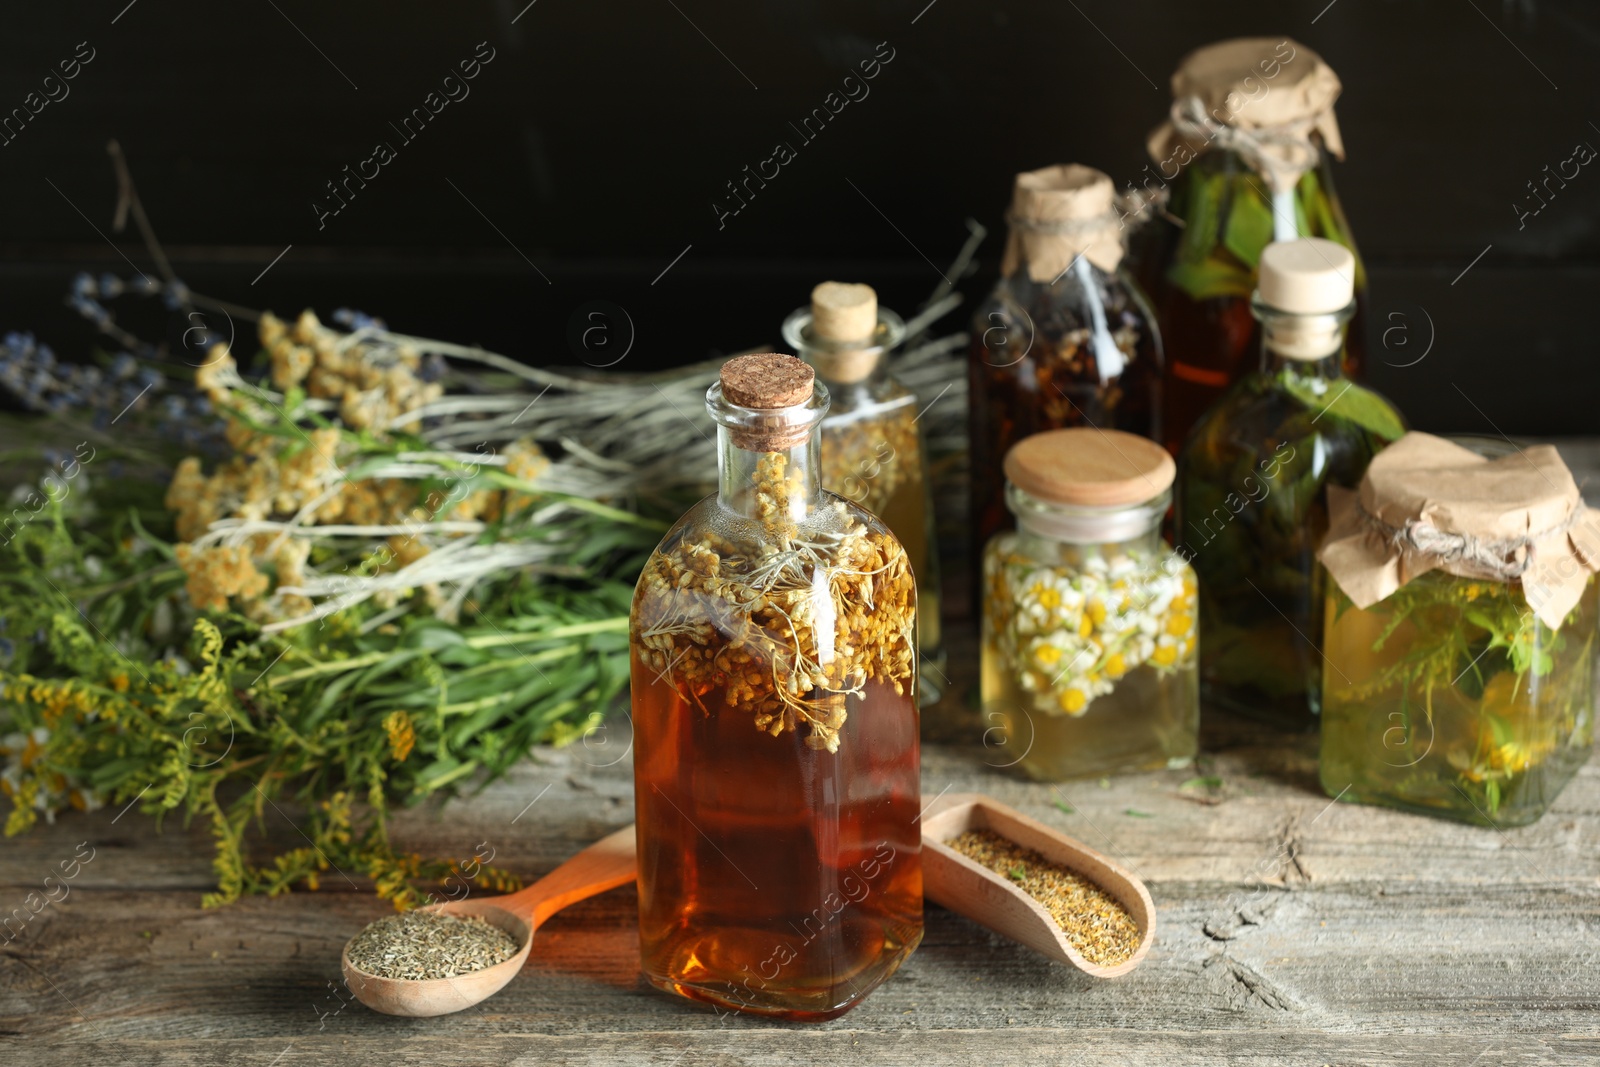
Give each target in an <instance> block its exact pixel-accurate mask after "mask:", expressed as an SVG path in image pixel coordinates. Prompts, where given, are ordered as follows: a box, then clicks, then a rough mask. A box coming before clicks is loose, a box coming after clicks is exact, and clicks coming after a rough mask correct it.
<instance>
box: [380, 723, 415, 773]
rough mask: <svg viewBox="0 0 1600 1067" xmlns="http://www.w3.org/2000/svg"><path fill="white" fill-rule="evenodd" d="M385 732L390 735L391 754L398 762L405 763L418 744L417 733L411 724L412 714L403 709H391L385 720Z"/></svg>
mask: <svg viewBox="0 0 1600 1067" xmlns="http://www.w3.org/2000/svg"><path fill="white" fill-rule="evenodd" d="M383 729H384V732H385V733H387V734H388V735H389V755H391V756H393V757H394V759H395V761H396V762H397V763H404V762H405V761H406V757H407V756H409V755H411V750H412V748H414V747H415V746H416V743H417V734H416V731H415V730H414V729H412V726H411V716H410V715H408V714H407V713H406V712H403V711H391V712H390V713H389V714H388V715H387V716H385V717H384V720H383Z"/></svg>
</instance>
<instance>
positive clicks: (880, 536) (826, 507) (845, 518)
mask: <svg viewBox="0 0 1600 1067" xmlns="http://www.w3.org/2000/svg"><path fill="white" fill-rule="evenodd" d="M863 536H864V537H865V538H866V539H868V540H871V541H873V542H875V543H877V544H878V545H880V546H882V551H884V552H885V553H887V554H893V553H895V552H899V553H904V551H905V549H904V548H903V547H902V546H901V544H900V541H899V539H898V538H896V537H895V535H894V533H893V531H891V530H890V529H889V527H888V526H886V525H885V524H884V523H883V520H881V519H879V518H878V517H877V516H876V515H874V514H873V513H872V512H870V511H868V510H867V509H866V508H863V507H861V506H860V505H859V504H856V503H854V502H853V501H850V500H847V499H845V498H844V497H842V496H839V495H837V494H835V493H831V492H828V491H827V490H823V491H822V492H821V494H820V496H819V499H818V500H817V502H816V503H814V504H813V505H811V506H810V507H809V508H808V509H807V511H806V515H805V517H804V518H802V519H800V520H798V521H793V522H787V521H779V522H766V521H762V520H759V519H753V518H750V517H749V516H747V515H743V514H740V513H739V512H737V511H735V510H733V509H732V508H729V507H727V506H726V505H724V504H723V503H722V501H721V500H720V499H719V497H718V495H717V494H716V493H712V494H711V495H710V496H707V497H706V498H705V499H703V500H701V501H700V502H699V503H698V504H695V505H694V506H693V507H691V508H689V510H688V511H685V512H684V513H683V516H682V517H681V518H679V519H678V521H677V522H676V523H675V524H674V525H673V527H672V528H671V529H670V530H668V531H667V533H666V535H665V536H664V537H662V539H661V543H660V544H659V545H658V546H657V547H656V551H655V554H656V555H657V556H662V555H672V554H680V553H682V552H683V551H684V550H686V549H690V548H691V546H692V547H693V550H694V551H696V552H701V551H702V550H703V549H706V548H709V549H710V550H712V551H714V552H715V553H716V554H717V556H718V557H719V558H720V559H721V560H722V561H723V563H724V565H729V564H731V566H732V569H735V570H741V569H745V568H747V567H753V566H755V565H757V564H758V563H759V561H760V560H761V559H763V558H765V557H768V556H771V555H775V554H777V553H779V552H784V551H792V552H795V553H797V554H798V555H799V556H800V562H801V564H802V565H804V566H806V567H810V568H815V567H818V566H821V567H828V566H837V565H842V563H841V560H840V554H839V552H838V551H837V550H838V548H839V546H840V545H842V544H845V543H846V542H848V541H851V540H853V539H856V538H860V537H863Z"/></svg>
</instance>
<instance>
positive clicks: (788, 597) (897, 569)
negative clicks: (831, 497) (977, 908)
mask: <svg viewBox="0 0 1600 1067" xmlns="http://www.w3.org/2000/svg"><path fill="white" fill-rule="evenodd" d="M786 466H787V462H786V457H785V456H784V454H783V453H779V452H768V453H764V454H763V455H762V457H761V460H760V462H759V463H758V466H757V471H756V475H755V485H754V487H753V488H754V493H755V512H756V517H757V519H758V520H759V521H758V522H757V523H755V524H751V526H750V533H749V535H748V536H745V535H744V532H743V531H741V532H740V534H738V535H736V537H737V539H735V538H734V537H729V536H725V535H724V534H722V533H719V532H717V531H716V530H713V529H710V528H709V524H696V523H694V522H690V523H687V524H686V525H685V526H684V528H683V529H682V530H681V531H680V532H679V533H678V534H677V535H676V537H675V539H673V540H671V541H669V542H668V543H666V544H663V545H662V546H661V547H660V548H658V549H657V550H656V552H655V554H654V555H653V556H651V558H650V561H649V562H648V563H647V564H646V565H645V568H644V573H643V574H642V575H641V576H640V579H639V589H638V592H637V594H636V595H635V600H634V612H633V642H634V646H635V648H637V649H638V650H639V653H640V659H641V661H642V662H643V663H644V665H645V666H646V667H648V668H649V669H650V670H652V671H656V672H658V674H659V676H660V678H661V679H662V680H663V681H665V682H666V683H667V684H670V685H672V686H673V688H675V689H676V690H677V691H678V693H679V695H680V696H681V697H682V698H683V699H684V700H685V701H689V702H692V703H694V704H696V705H697V706H698V707H699V708H700V709H701V710H702V711H703V712H705V713H706V714H711V713H712V708H710V707H707V705H706V699H705V698H706V697H707V696H711V698H712V703H713V704H715V703H717V700H716V697H715V695H714V694H715V692H716V691H717V690H720V691H721V693H722V700H721V703H723V704H724V705H726V706H728V707H739V708H741V709H744V710H747V711H749V712H750V713H751V715H752V717H753V718H754V721H755V726H756V728H757V729H759V730H764V731H766V732H767V733H769V734H771V735H772V736H774V737H777V736H779V735H780V734H782V733H783V731H784V730H786V729H788V730H793V729H796V728H798V726H799V724H800V723H801V722H805V723H808V724H810V727H811V730H810V733H809V734H808V735H807V737H806V739H805V740H806V744H807V745H809V746H810V747H812V748H815V749H826V750H827V751H829V752H837V751H838V749H839V731H840V730H841V729H842V728H843V726H844V722H845V717H846V699H847V697H849V696H851V695H854V696H857V697H859V696H861V695H862V692H863V687H864V686H865V685H866V683H867V682H868V680H869V679H875V680H879V681H882V682H885V683H888V684H890V685H892V686H893V687H894V690H895V692H896V693H900V694H904V693H906V692H908V691H909V689H910V687H911V680H912V677H913V675H914V674H915V670H916V653H915V645H914V641H915V619H916V589H915V586H914V584H913V582H912V577H911V567H910V565H909V563H908V562H907V560H906V554H905V550H904V549H902V548H901V547H900V545H899V543H898V542H897V541H895V540H894V538H893V536H892V535H890V534H888V533H886V532H884V531H883V530H881V529H875V528H873V527H872V526H870V525H868V524H866V523H864V522H862V521H861V520H860V519H859V518H858V517H856V515H855V514H853V513H852V510H851V509H850V507H849V506H848V505H846V504H843V503H841V502H837V501H835V502H832V503H827V504H824V505H823V506H822V514H821V515H814V516H813V517H810V518H808V519H807V520H806V521H805V523H804V525H803V526H802V525H801V524H797V523H796V522H795V521H794V519H793V518H792V517H791V515H790V511H789V506H788V502H789V501H790V500H791V499H793V497H794V493H795V492H796V491H797V488H798V486H797V484H796V483H797V481H799V480H800V476H801V472H799V471H794V472H786V470H785V468H786ZM718 525H721V526H723V527H724V528H728V527H729V526H730V525H732V524H727V523H722V522H719V523H718Z"/></svg>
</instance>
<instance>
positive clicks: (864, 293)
mask: <svg viewBox="0 0 1600 1067" xmlns="http://www.w3.org/2000/svg"><path fill="white" fill-rule="evenodd" d="M811 332H812V333H813V334H815V335H816V336H817V339H818V340H821V341H829V342H832V343H833V344H837V345H862V344H866V343H867V342H868V341H870V340H872V335H873V334H874V333H877V332H878V294H877V293H875V292H873V291H872V286H870V285H858V284H854V283H852V282H823V283H822V284H821V285H819V286H817V287H816V288H815V289H813V290H811Z"/></svg>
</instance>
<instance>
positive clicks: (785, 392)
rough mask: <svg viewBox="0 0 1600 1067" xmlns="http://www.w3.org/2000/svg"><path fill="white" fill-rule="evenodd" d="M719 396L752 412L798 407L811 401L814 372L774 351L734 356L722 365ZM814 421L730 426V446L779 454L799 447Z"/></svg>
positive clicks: (774, 420)
mask: <svg viewBox="0 0 1600 1067" xmlns="http://www.w3.org/2000/svg"><path fill="white" fill-rule="evenodd" d="M721 378H722V396H723V399H724V400H726V401H727V402H728V403H730V404H734V405H736V406H738V407H741V408H750V409H751V410H753V411H758V412H761V411H771V412H774V413H777V412H780V411H784V410H785V409H789V408H795V407H799V406H801V405H804V404H807V403H809V402H810V400H811V397H812V394H813V391H814V386H815V382H816V372H815V371H813V370H812V369H811V367H810V366H809V365H808V364H807V363H806V362H805V360H802V359H797V358H795V357H794V356H786V355H782V354H780V353H777V352H764V353H761V354H759V355H751V356H736V357H734V358H733V359H730V360H728V362H726V363H724V364H723V365H722V375H721ZM814 422H815V419H814V418H812V417H810V415H809V414H808V415H807V417H805V418H804V419H801V420H799V421H798V423H797V422H796V421H795V420H786V419H780V418H772V419H756V420H754V421H753V424H750V425H741V426H737V427H734V426H730V427H729V431H728V432H729V433H730V435H731V436H732V438H733V443H734V444H735V445H737V446H738V447H740V448H742V449H745V450H746V451H749V452H780V451H783V450H784V449H789V448H793V447H794V446H796V445H798V444H800V443H801V442H802V441H804V440H805V439H806V438H807V437H808V436H810V434H811V427H812V425H813V423H814Z"/></svg>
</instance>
